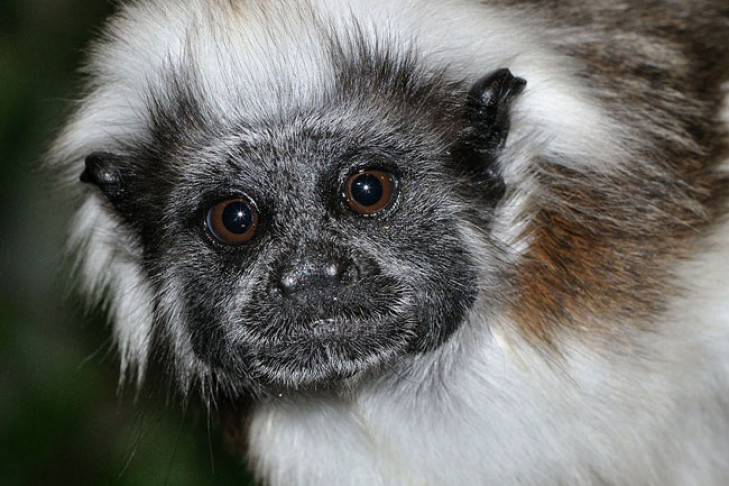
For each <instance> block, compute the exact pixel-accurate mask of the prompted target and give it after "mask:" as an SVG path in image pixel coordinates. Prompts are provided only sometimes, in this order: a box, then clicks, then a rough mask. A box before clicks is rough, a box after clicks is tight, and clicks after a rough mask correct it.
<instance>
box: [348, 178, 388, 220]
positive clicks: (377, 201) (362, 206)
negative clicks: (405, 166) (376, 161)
mask: <svg viewBox="0 0 729 486" xmlns="http://www.w3.org/2000/svg"><path fill="white" fill-rule="evenodd" d="M397 189H398V182H397V179H396V178H395V176H394V175H392V174H390V173H388V172H384V171H381V170H377V169H363V170H360V171H358V172H357V173H355V174H352V175H351V176H349V178H348V179H347V181H346V182H345V183H344V188H343V191H342V195H343V197H344V200H345V201H346V203H347V205H348V206H349V207H350V208H351V209H352V210H353V211H354V212H356V213H358V214H362V215H370V214H374V213H377V212H379V211H382V210H383V209H386V208H387V207H388V206H390V205H391V204H392V203H393V202H394V201H395V198H396V197H397Z"/></svg>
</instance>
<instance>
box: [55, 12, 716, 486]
mask: <svg viewBox="0 0 729 486" xmlns="http://www.w3.org/2000/svg"><path fill="white" fill-rule="evenodd" d="M85 74H86V90H85V92H84V93H83V95H82V97H81V100H80V102H79V103H78V106H77V107H76V109H75V111H74V113H73V114H72V115H71V116H70V117H69V119H68V121H67V123H66V124H65V125H64V127H63V128H62V129H61V130H60V134H59V135H58V138H57V140H56V141H55V142H54V143H53V145H52V147H51V149H50V153H51V156H50V162H49V163H50V164H51V165H52V166H53V167H54V168H56V169H58V171H59V173H60V174H61V175H60V176H59V179H60V180H61V181H62V183H63V184H64V187H65V188H66V189H65V190H66V191H67V192H68V194H69V196H70V197H71V200H73V201H74V203H75V204H76V207H77V212H76V216H75V218H74V219H73V221H72V222H71V223H70V238H69V244H70V245H71V247H72V248H74V251H75V255H76V256H77V257H76V265H77V273H78V275H79V286H80V291H81V292H82V293H83V294H85V295H86V296H88V298H89V300H90V301H91V302H99V301H102V302H106V304H107V307H108V314H109V318H110V321H111V322H112V324H113V334H114V337H115V342H116V347H117V348H118V354H119V356H120V363H121V376H122V380H123V381H124V382H126V383H130V384H132V385H133V386H141V384H142V383H143V382H144V377H145V375H146V374H147V373H148V371H149V369H151V368H154V367H155V366H160V367H161V368H162V370H163V372H164V373H166V374H168V375H166V376H170V378H171V380H172V381H173V382H174V383H175V385H174V387H175V390H176V391H177V393H179V394H181V395H182V396H184V397H194V398H195V400H200V402H201V403H203V404H205V405H206V406H208V407H209V408H211V409H213V410H217V408H216V407H217V406H218V404H221V403H228V404H234V405H235V404H244V403H247V404H249V406H248V407H246V412H240V413H237V414H236V415H235V416H234V417H233V418H232V420H231V421H230V423H231V424H232V425H229V427H230V428H231V429H230V430H231V431H232V432H231V433H236V434H238V435H239V436H240V437H241V441H242V443H243V444H244V446H245V447H244V448H245V454H244V457H243V456H241V460H245V461H247V462H248V464H250V467H251V469H252V470H253V471H254V474H255V475H256V476H257V478H258V479H259V480H260V481H261V484H268V485H275V486H281V485H353V486H356V485H379V486H386V485H455V484H473V485H500V486H515V485H542V486H556V485H593V486H606V485H627V484H630V485H645V486H648V485H661V486H667V485H677V486H678V485H694V484H700V485H724V484H729V271H727V269H729V221H728V220H727V216H728V215H729V211H728V210H727V208H728V206H727V204H728V202H729V201H728V196H729V172H728V170H727V169H729V152H728V151H727V141H728V140H729V138H728V137H727V127H728V126H729V125H728V124H729V106H728V105H727V90H728V89H729V4H727V3H726V2H725V1H724V0H697V1H688V0H655V1H650V2H640V1H636V0H626V1H622V2H601V1H598V0H586V1H580V2H578V1H575V0H565V1H560V2H555V1H550V0H400V1H397V2H396V1H387V0H338V1H334V0H268V1H266V2H254V1H250V0H135V1H126V2H122V4H121V5H119V7H118V10H117V12H116V13H115V14H114V15H113V16H112V17H111V19H110V20H109V21H108V23H107V24H106V26H105V27H104V29H103V31H102V33H101V35H100V38H99V39H98V40H97V41H96V42H95V44H93V46H92V48H91V49H90V54H89V58H88V61H87V63H86V66H85ZM241 408H243V407H241Z"/></svg>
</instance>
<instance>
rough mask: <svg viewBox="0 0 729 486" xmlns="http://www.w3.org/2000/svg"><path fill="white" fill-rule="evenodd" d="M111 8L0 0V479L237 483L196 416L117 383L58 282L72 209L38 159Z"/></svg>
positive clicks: (88, 324)
mask: <svg viewBox="0 0 729 486" xmlns="http://www.w3.org/2000/svg"><path fill="white" fill-rule="evenodd" d="M112 9H113V6H112V2H110V1H108V0H0V169H1V171H0V483H2V484H3V485H46V484H47V485H65V484H73V485H96V484H99V485H135V486H144V485H164V484H170V485H197V486H204V485H212V484H216V485H221V484H236V485H246V484H249V483H248V482H247V481H248V480H247V479H246V478H247V475H246V473H245V471H244V469H243V466H241V465H240V464H239V462H238V461H237V460H236V459H235V458H233V457H232V456H230V455H229V454H228V453H227V452H226V451H225V450H224V448H223V447H222V439H221V437H220V436H221V434H220V432H219V431H218V430H217V428H216V427H208V425H207V419H206V417H205V414H201V413H199V412H193V411H189V412H187V413H183V412H182V407H181V406H180V405H179V403H174V402H173V403H171V404H170V405H167V404H166V403H165V400H164V399H162V400H160V399H159V398H155V399H153V400H151V402H150V400H149V399H148V398H147V397H146V396H145V395H144V394H143V395H142V396H141V397H140V398H139V399H138V400H136V401H135V400H134V398H135V397H134V391H133V390H127V391H126V392H125V393H124V394H122V395H120V394H119V393H118V392H117V380H118V361H117V359H116V356H115V354H114V352H113V351H111V350H110V349H111V348H110V339H109V338H110V335H111V331H110V328H109V326H108V325H107V324H106V323H105V322H104V319H103V316H102V315H100V314H98V313H90V314H88V313H84V312H83V306H82V304H81V301H80V299H79V298H78V297H76V296H75V294H74V293H73V291H71V290H69V289H70V287H71V285H70V278H69V271H68V267H69V265H68V262H67V261H65V260H64V258H63V245H64V239H65V224H66V222H67V220H68V217H69V215H70V208H69V207H68V206H66V205H65V204H64V201H63V198H62V197H61V196H60V195H59V191H58V188H57V187H56V185H55V184H54V181H53V180H52V179H51V178H49V177H48V175H47V174H46V173H45V172H44V171H43V170H42V169H41V166H42V163H43V153H44V151H45V150H46V148H47V147H48V145H49V143H50V142H51V140H52V138H53V135H54V133H55V132H56V131H57V130H58V127H59V126H60V125H61V123H62V122H63V119H64V117H65V115H67V114H68V112H69V109H70V105H71V100H73V99H74V97H75V96H76V94H77V93H78V87H79V86H80V84H79V83H80V76H78V75H77V74H76V72H75V70H76V69H77V68H78V66H79V65H80V64H81V61H82V59H83V49H84V46H86V45H87V44H88V41H89V39H90V38H92V37H93V35H94V33H95V32H98V29H99V26H100V25H101V22H102V19H103V18H104V17H105V16H106V15H108V14H109V13H110V12H111V11H112ZM148 402H150V403H148Z"/></svg>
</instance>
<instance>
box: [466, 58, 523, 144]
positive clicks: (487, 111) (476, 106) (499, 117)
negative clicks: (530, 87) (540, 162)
mask: <svg viewBox="0 0 729 486" xmlns="http://www.w3.org/2000/svg"><path fill="white" fill-rule="evenodd" d="M525 87H526V81H525V80H524V79H522V78H517V77H515V76H514V75H513V74H511V71H509V70H508V69H506V68H503V69H499V70H497V71H495V72H493V73H491V74H487V75H486V76H484V77H483V78H481V79H479V80H478V81H477V82H476V84H474V85H473V87H472V88H471V91H470V92H469V93H468V98H467V101H466V113H465V116H466V119H467V121H468V122H469V125H470V134H469V135H470V140H469V142H470V143H471V144H472V145H473V147H474V148H475V149H477V150H478V151H480V152H486V153H489V154H492V155H493V154H495V153H496V152H498V151H499V150H500V149H501V148H502V147H503V146H504V143H505V142H506V137H507V135H508V134H509V127H510V119H509V111H510V109H511V103H512V101H513V100H514V98H516V97H517V96H518V95H519V94H521V92H522V91H524V88H525Z"/></svg>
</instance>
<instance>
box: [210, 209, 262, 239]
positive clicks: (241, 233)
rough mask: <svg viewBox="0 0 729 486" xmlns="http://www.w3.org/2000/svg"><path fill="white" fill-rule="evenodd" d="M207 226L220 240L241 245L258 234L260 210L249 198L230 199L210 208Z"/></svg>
mask: <svg viewBox="0 0 729 486" xmlns="http://www.w3.org/2000/svg"><path fill="white" fill-rule="evenodd" d="M207 226H208V230H209V231H210V233H211V234H212V235H213V236H215V238H217V239H218V240H219V241H221V242H223V243H226V244H228V245H239V244H241V243H245V242H246V241H249V240H250V239H251V238H253V236H254V235H255V234H256V227H257V226H258V211H256V208H255V207H254V206H253V203H252V202H251V201H249V200H247V199H243V198H239V199H228V200H226V201H222V202H219V203H217V204H216V205H214V206H213V207H211V208H210V210H209V211H208V215H207Z"/></svg>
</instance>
